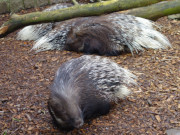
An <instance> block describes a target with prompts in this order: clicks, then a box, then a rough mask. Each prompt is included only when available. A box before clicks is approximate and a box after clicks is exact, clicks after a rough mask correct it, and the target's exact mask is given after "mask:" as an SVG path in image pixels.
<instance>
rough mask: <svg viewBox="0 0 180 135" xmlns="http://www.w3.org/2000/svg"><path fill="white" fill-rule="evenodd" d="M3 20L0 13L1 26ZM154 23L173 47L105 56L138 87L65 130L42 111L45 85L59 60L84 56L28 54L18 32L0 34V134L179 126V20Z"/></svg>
mask: <svg viewBox="0 0 180 135" xmlns="http://www.w3.org/2000/svg"><path fill="white" fill-rule="evenodd" d="M24 12H27V11H24ZM28 12H30V10H28ZM8 18H9V15H8V14H6V15H0V25H1V24H2V23H3V22H4V21H6V20H7V19H8ZM157 23H158V24H161V25H162V26H163V28H162V32H163V33H164V34H165V35H166V36H167V37H168V39H169V40H170V42H171V43H172V48H168V49H166V50H146V51H144V52H141V53H139V54H134V56H132V55H131V54H128V53H127V54H123V55H120V56H113V57H108V58H109V59H112V60H114V61H115V62H117V63H118V64H120V65H121V66H122V67H124V68H127V69H129V70H131V71H132V72H133V73H134V74H136V75H137V76H138V86H134V87H132V88H131V90H132V91H133V93H132V94H131V95H130V96H129V97H128V98H126V99H124V100H122V101H119V104H117V105H116V106H115V107H113V108H112V110H111V111H110V113H109V114H107V115H105V116H101V117H98V118H95V119H93V120H91V121H88V122H87V123H85V124H84V125H83V126H82V128H80V129H75V130H73V131H71V132H68V133H63V132H62V131H59V130H58V129H57V128H56V127H54V126H53V124H52V119H51V117H50V114H49V112H48V110H47V100H48V97H49V85H50V84H51V82H52V80H53V77H54V74H55V72H56V70H57V69H58V67H59V66H60V65H61V64H62V63H63V62H65V61H67V60H69V59H72V58H75V57H79V56H81V55H83V54H81V53H75V52H68V51H46V52H40V53H37V54H36V53H32V52H30V49H31V48H32V46H33V42H27V41H18V40H16V33H17V32H18V31H16V32H13V33H11V34H9V35H7V36H6V37H4V38H1V39H0V134H1V135H9V134H13V135H24V134H31V135H32V134H35V135H39V134H46V135H50V134H60V135H61V134H62V135H63V134H68V135H76V134H88V135H95V134H107V135H120V134H128V135H129V134H130V135H140V134H142V135H143V134H149V135H151V134H152V135H157V134H159V135H162V134H165V131H166V130H167V129H171V128H180V21H176V20H168V19H167V18H166V17H163V18H161V19H159V20H158V21H157Z"/></svg>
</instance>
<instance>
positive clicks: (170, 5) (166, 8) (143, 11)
mask: <svg viewBox="0 0 180 135" xmlns="http://www.w3.org/2000/svg"><path fill="white" fill-rule="evenodd" d="M121 13H124V14H130V15H134V16H138V17H142V18H146V19H150V20H156V19H158V18H160V17H163V16H167V15H172V14H177V13H180V0H174V1H163V2H160V3H156V4H153V5H150V6H147V7H140V8H135V9H130V10H126V11H121Z"/></svg>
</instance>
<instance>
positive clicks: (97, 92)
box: [48, 55, 136, 129]
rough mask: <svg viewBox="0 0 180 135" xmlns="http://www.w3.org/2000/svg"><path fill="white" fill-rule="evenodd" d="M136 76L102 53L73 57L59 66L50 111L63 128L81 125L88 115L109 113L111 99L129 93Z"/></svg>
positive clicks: (122, 96) (53, 86)
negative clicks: (100, 54) (102, 55)
mask: <svg viewBox="0 0 180 135" xmlns="http://www.w3.org/2000/svg"><path fill="white" fill-rule="evenodd" d="M135 78H136V76H135V75H133V74H132V73H130V72H129V71H128V70H126V69H124V68H121V67H120V66H119V65H118V64H116V63H115V62H112V61H111V60H109V59H107V58H102V57H100V56H92V55H84V56H81V57H79V58H75V59H71V60H69V61H68V62H66V63H64V64H62V66H61V67H60V68H59V69H58V71H57V73H56V76H55V79H54V82H53V84H52V87H51V94H50V98H49V101H48V108H49V112H50V114H51V116H52V118H53V119H54V121H55V123H56V124H57V125H58V126H59V127H61V128H62V129H63V128H64V129H72V128H79V127H80V126H82V125H83V123H84V120H85V119H89V118H91V117H92V116H95V115H103V114H107V113H108V112H109V110H110V102H111V101H117V100H118V99H122V98H124V97H126V96H127V95H128V94H129V93H130V90H128V88H127V87H126V86H130V85H131V84H136V83H135V80H134V79H135Z"/></svg>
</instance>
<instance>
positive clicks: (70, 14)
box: [0, 0, 164, 37]
mask: <svg viewBox="0 0 180 135" xmlns="http://www.w3.org/2000/svg"><path fill="white" fill-rule="evenodd" d="M160 1H164V0H133V1H132V0H109V1H103V2H97V3H93V4H85V5H79V4H75V5H74V6H72V7H69V8H65V9H60V10H56V11H51V12H44V13H42V12H34V13H29V14H25V15H17V14H14V15H12V16H11V18H10V19H9V21H7V22H5V23H4V24H3V25H2V26H1V27H0V36H1V37H2V36H5V35H6V34H8V33H10V32H12V31H14V30H16V29H17V28H21V27H23V26H27V25H31V24H37V23H42V22H51V21H64V20H67V19H71V18H75V17H84V16H93V15H101V14H104V13H110V12H115V11H120V10H127V9H131V8H135V7H142V6H147V5H150V4H154V3H157V2H160Z"/></svg>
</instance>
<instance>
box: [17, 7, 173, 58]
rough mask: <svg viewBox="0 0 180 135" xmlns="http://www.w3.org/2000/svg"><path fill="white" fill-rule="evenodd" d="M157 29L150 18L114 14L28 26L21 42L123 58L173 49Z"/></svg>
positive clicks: (43, 48) (21, 32)
mask: <svg viewBox="0 0 180 135" xmlns="http://www.w3.org/2000/svg"><path fill="white" fill-rule="evenodd" d="M57 7H60V6H57ZM55 9H57V8H52V7H50V8H49V10H55ZM47 10H48V9H47ZM156 26H157V25H156V24H155V23H154V22H152V21H150V20H148V19H144V18H140V17H135V16H132V15H125V14H120V13H111V14H107V15H102V16H92V17H79V18H74V19H70V20H66V21H62V22H56V23H55V22H54V23H46V24H38V25H34V26H27V27H25V28H24V29H22V30H21V31H20V32H19V33H18V39H21V40H36V41H35V45H34V46H33V48H32V50H36V51H37V52H40V51H46V50H55V49H56V50H69V51H76V52H84V53H88V54H91V53H96V54H99V55H119V54H120V53H122V52H124V51H130V52H131V53H133V52H134V51H135V52H139V51H143V50H144V49H146V48H152V49H160V48H162V49H164V48H167V47H169V46H171V44H170V42H169V41H168V39H167V38H166V37H165V36H164V35H163V34H161V33H160V32H158V31H157V30H156V29H155V27H156ZM29 27H30V28H31V29H30V28H29ZM32 28H33V29H32ZM32 37H33V38H32Z"/></svg>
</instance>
